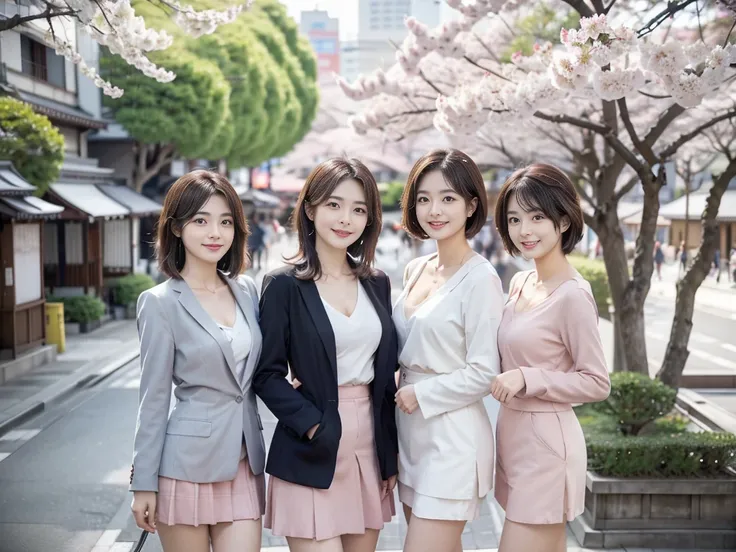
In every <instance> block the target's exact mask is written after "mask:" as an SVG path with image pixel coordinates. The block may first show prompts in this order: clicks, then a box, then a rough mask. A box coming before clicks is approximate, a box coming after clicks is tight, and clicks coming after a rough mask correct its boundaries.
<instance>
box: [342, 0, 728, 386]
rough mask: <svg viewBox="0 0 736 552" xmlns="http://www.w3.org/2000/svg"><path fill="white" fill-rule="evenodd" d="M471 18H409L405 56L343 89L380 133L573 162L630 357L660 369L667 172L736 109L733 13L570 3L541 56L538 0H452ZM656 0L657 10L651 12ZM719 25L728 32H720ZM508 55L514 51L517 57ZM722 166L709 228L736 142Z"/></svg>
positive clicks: (677, 350) (673, 362) (506, 157)
mask: <svg viewBox="0 0 736 552" xmlns="http://www.w3.org/2000/svg"><path fill="white" fill-rule="evenodd" d="M447 3H448V4H449V5H450V6H451V7H452V8H454V9H455V10H456V11H457V12H458V17H457V18H456V19H455V20H452V21H450V22H448V23H445V24H443V25H441V26H439V27H438V28H435V29H431V28H428V27H427V26H426V25H424V24H422V23H421V22H419V21H417V20H416V19H414V18H411V17H410V18H408V19H407V20H406V27H407V30H408V36H407V37H406V39H405V40H404V42H403V43H402V44H400V45H396V46H397V52H396V61H397V63H396V65H395V66H393V67H392V68H391V69H389V70H388V71H386V72H384V71H382V70H376V71H374V72H373V73H372V74H370V75H367V76H361V77H359V78H358V79H357V81H355V82H353V83H348V82H347V81H345V80H344V79H342V78H338V84H339V85H340V86H341V88H342V90H343V92H344V93H345V94H346V95H347V96H349V97H350V98H352V99H355V100H370V101H369V102H368V105H367V107H366V108H365V109H364V110H363V111H362V112H361V113H360V114H359V115H357V116H355V117H353V118H352V119H351V121H350V125H351V126H352V128H353V129H354V130H355V131H356V132H357V133H359V134H363V133H367V132H376V131H378V132H381V133H383V134H385V135H386V136H390V137H392V138H394V139H398V140H401V139H403V138H404V137H406V136H408V135H411V134H415V133H418V132H423V131H425V130H427V129H430V128H432V127H434V128H436V129H439V130H441V131H442V132H444V133H445V134H446V135H448V136H450V137H451V138H452V139H453V141H455V142H456V143H460V144H472V145H474V146H475V148H476V149H477V148H479V147H481V148H486V149H487V150H492V151H494V152H495V153H497V154H498V158H499V163H503V162H506V163H507V164H509V165H517V164H518V163H522V162H529V161H534V160H538V161H541V160H546V161H553V162H557V163H559V164H561V165H563V166H564V167H565V168H566V169H567V170H568V171H569V173H570V174H571V176H572V177H573V179H574V181H575V183H576V185H577V186H578V190H579V192H580V195H581V197H582V199H583V201H584V202H585V203H586V204H587V206H588V209H586V211H587V212H586V215H585V217H586V223H587V224H588V225H589V226H590V227H591V228H592V229H593V230H594V231H595V232H596V234H597V235H598V237H599V239H600V242H601V245H602V246H603V251H604V262H605V265H606V269H607V272H608V278H609V286H610V288H611V296H612V301H613V306H614V307H615V310H616V321H617V324H616V336H617V339H620V340H623V342H624V343H625V344H626V346H625V347H624V348H623V351H624V355H623V358H622V359H621V360H622V363H621V365H619V366H617V367H616V368H617V369H625V370H630V371H636V372H641V373H649V369H648V361H647V352H646V341H645V323H644V301H645V299H646V296H647V293H648V292H649V288H650V280H651V277H652V273H653V258H652V257H653V247H654V241H655V233H656V225H657V215H658V212H659V206H660V205H659V201H660V200H659V192H660V189H661V188H662V187H663V186H664V185H666V174H665V171H664V170H659V167H663V166H664V165H665V163H666V162H668V161H670V160H672V159H674V158H675V157H676V155H677V153H678V152H679V151H681V150H682V149H683V148H686V147H688V146H689V145H690V144H691V143H692V142H693V141H694V140H697V139H700V137H702V136H703V134H704V133H705V132H707V131H709V130H711V129H716V128H719V125H720V124H721V123H725V122H728V121H730V120H732V119H734V118H736V86H734V76H736V75H735V74H734V71H733V70H732V67H733V64H734V63H736V55H735V54H736V49H735V48H734V47H733V46H732V45H731V33H732V31H733V27H734V25H732V24H731V23H734V21H733V13H728V16H729V18H730V19H729V24H728V25H726V26H725V27H724V26H723V25H722V19H723V15H724V12H725V10H726V8H728V9H732V8H733V5H734V4H736V3H734V2H725V3H723V4H721V5H716V4H714V3H713V2H712V1H711V2H708V0H700V2H698V1H697V0H682V1H681V2H648V3H641V2H639V3H637V2H627V1H625V0H618V2H617V0H608V2H604V0H587V1H586V0H566V1H564V2H558V3H557V5H558V6H559V7H560V8H561V9H563V10H565V11H570V10H572V11H573V12H574V13H576V15H577V16H579V25H578V26H576V27H573V28H562V29H561V30H560V33H559V40H556V41H554V42H549V41H541V40H540V41H536V42H535V44H534V47H533V49H532V50H531V51H530V52H512V53H509V52H508V51H507V48H508V44H509V43H510V42H511V41H512V40H513V39H514V38H515V36H516V35H517V32H516V29H515V27H514V21H515V20H518V18H520V17H523V16H525V15H528V13H530V11H531V10H532V9H533V5H534V3H533V2H523V1H522V0H517V1H506V0H464V1H463V0H447ZM642 6H644V8H645V9H644V10H642ZM720 29H724V30H723V31H721V30H720ZM505 58H508V59H505ZM721 153H722V154H723V155H726V156H727V163H726V166H725V168H724V170H723V171H722V172H721V173H720V174H718V175H715V176H714V179H713V182H714V183H713V187H712V188H711V191H710V196H709V199H708V203H707V205H708V207H707V208H706V210H705V213H704V215H703V225H704V229H706V230H707V229H710V228H711V227H712V226H714V224H715V223H714V220H715V215H716V214H717V211H718V206H719V204H720V198H721V196H722V195H723V192H724V190H725V189H726V187H727V185H728V183H729V182H730V181H731V179H732V178H734V177H735V176H736V159H734V156H733V155H731V154H732V153H733V150H729V149H728V148H725V149H724V150H723V151H722V152H721ZM637 187H640V190H641V192H642V194H643V211H642V222H641V229H640V234H639V236H638V238H637V241H636V252H635V258H634V262H633V267H631V268H630V267H629V264H628V262H627V257H626V250H625V244H624V237H623V233H622V230H621V223H620V220H619V217H618V214H617V205H618V203H619V201H620V200H621V199H622V198H624V197H625V196H627V194H629V193H630V192H631V191H632V190H634V189H635V188H637ZM716 243H717V236H716V235H715V232H711V231H704V233H703V242H702V244H701V250H700V252H699V255H700V256H701V257H702V260H700V262H698V261H699V259H697V258H696V262H694V263H693V267H696V266H697V267H698V268H691V270H690V272H689V273H688V274H687V275H686V276H685V278H683V280H682V281H681V282H680V283H679V284H678V298H677V311H676V314H675V318H676V320H682V323H681V324H675V325H674V326H673V331H672V333H671V336H670V346H669V347H668V349H667V354H666V356H665V359H664V363H663V367H662V370H661V371H660V376H661V377H662V378H663V380H664V381H666V383H668V384H670V385H673V386H677V384H678V380H679V376H680V374H681V373H682V370H683V368H684V366H685V362H686V360H687V342H688V339H689V334H690V328H691V327H692V313H693V305H694V294H695V291H696V290H697V288H698V286H699V285H700V284H701V283H702V281H703V278H704V277H705V274H707V271H706V272H705V273H703V271H702V270H701V268H702V267H701V265H702V264H703V263H704V262H705V260H704V259H706V258H708V259H709V258H712V252H713V250H714V249H715V247H716Z"/></svg>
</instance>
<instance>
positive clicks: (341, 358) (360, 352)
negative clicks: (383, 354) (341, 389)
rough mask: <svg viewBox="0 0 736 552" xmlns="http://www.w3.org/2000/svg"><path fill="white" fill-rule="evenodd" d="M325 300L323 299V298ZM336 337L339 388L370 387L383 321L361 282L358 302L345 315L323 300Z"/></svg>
mask: <svg viewBox="0 0 736 552" xmlns="http://www.w3.org/2000/svg"><path fill="white" fill-rule="evenodd" d="M320 298H321V297H320ZM322 304H323V305H324V306H325V312H326V313H327V316H328V318H329V319H330V324H331V325H332V331H333V332H334V334H335V348H336V349H337V385H367V384H369V383H370V382H372V381H373V375H374V368H373V362H374V358H375V356H376V350H377V349H378V344H379V343H380V342H381V332H382V328H381V320H380V318H378V314H377V313H376V309H375V308H374V307H373V303H371V300H370V298H369V297H368V295H367V294H366V292H365V290H364V289H363V285H362V284H361V283H360V282H358V301H357V303H356V304H355V310H353V314H352V315H350V316H345V315H344V314H343V313H341V312H340V311H339V310H337V309H335V308H334V307H332V306H331V305H330V304H329V303H328V302H327V301H325V300H324V299H322Z"/></svg>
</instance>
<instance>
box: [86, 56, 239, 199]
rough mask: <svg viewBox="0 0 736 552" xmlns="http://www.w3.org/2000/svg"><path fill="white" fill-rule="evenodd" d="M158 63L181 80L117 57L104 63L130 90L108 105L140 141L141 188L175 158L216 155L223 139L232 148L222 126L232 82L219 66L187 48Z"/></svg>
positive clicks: (115, 79) (108, 74)
mask: <svg viewBox="0 0 736 552" xmlns="http://www.w3.org/2000/svg"><path fill="white" fill-rule="evenodd" d="M156 61H157V62H159V63H161V64H162V65H164V66H166V67H170V68H171V69H172V70H174V71H176V74H177V77H176V80H174V81H173V82H171V83H159V82H156V81H154V80H153V79H149V78H147V77H145V76H143V75H142V74H139V73H136V72H132V71H130V70H129V68H128V66H127V64H125V63H124V62H121V61H120V60H119V58H118V57H117V56H103V58H102V59H101V61H100V66H101V70H102V72H103V73H104V74H105V76H106V77H107V78H109V79H110V80H111V81H112V82H115V83H119V84H121V85H123V86H124V87H125V90H126V93H125V95H124V96H123V97H121V98H119V99H117V100H111V99H108V100H106V105H107V106H109V107H110V108H112V110H113V113H114V115H115V119H116V120H117V122H119V123H120V124H121V125H123V127H125V129H126V130H127V131H128V132H129V133H130V135H131V136H132V137H133V138H134V139H135V140H136V142H137V151H136V157H137V159H136V168H135V177H134V187H135V189H136V190H137V191H139V192H140V191H141V190H142V188H143V185H144V184H145V183H146V182H147V181H148V179H150V178H151V177H152V176H154V175H156V174H158V172H159V171H160V170H161V168H162V167H163V166H165V165H166V164H168V163H169V162H171V160H172V159H173V158H174V157H175V156H177V155H178V156H183V157H187V158H194V157H200V156H203V154H205V153H209V154H213V153H216V152H213V151H212V149H213V147H212V146H213V144H214V143H215V142H216V141H217V140H221V141H222V142H225V146H227V143H226V142H227V139H223V134H222V133H221V128H222V126H223V125H225V124H227V122H228V119H229V116H228V114H229V104H228V102H229V97H230V85H229V84H228V82H227V81H226V80H225V78H224V77H223V75H222V72H221V71H220V69H219V68H218V67H217V65H215V64H214V63H211V62H209V61H207V60H204V59H201V58H199V57H197V56H195V55H194V54H192V53H190V52H188V51H186V50H180V51H178V52H176V54H174V53H173V52H172V53H170V52H169V51H167V52H163V53H161V54H158V55H157V56H156ZM221 153H223V154H224V153H227V152H226V151H223V152H221ZM213 157H215V158H219V157H221V155H213Z"/></svg>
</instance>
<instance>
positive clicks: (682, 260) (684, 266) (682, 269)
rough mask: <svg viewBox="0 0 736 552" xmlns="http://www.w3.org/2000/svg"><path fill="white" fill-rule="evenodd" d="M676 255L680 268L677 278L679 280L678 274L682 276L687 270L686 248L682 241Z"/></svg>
mask: <svg viewBox="0 0 736 552" xmlns="http://www.w3.org/2000/svg"><path fill="white" fill-rule="evenodd" d="M677 254H678V256H679V258H680V267H679V270H678V278H679V275H680V273H682V275H684V274H685V272H686V269H687V247H685V242H684V241H681V242H680V249H678V251H677Z"/></svg>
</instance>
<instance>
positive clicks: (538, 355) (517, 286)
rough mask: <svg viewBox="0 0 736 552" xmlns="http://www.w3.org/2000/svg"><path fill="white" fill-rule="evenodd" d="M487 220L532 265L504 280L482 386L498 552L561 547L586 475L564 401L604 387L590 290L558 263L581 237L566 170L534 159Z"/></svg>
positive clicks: (578, 434) (581, 504)
mask: <svg viewBox="0 0 736 552" xmlns="http://www.w3.org/2000/svg"><path fill="white" fill-rule="evenodd" d="M495 220H496V221H498V228H499V232H500V234H501V238H502V239H503V242H504V245H505V248H506V250H507V251H508V252H509V253H510V254H511V255H519V254H521V255H523V256H524V257H525V258H526V259H528V260H532V261H534V270H529V271H525V272H518V273H517V274H516V275H514V277H513V279H512V281H511V284H510V291H509V299H508V301H507V302H506V306H505V307H504V311H503V319H502V321H501V325H500V327H499V330H498V345H499V349H500V355H501V372H502V373H501V375H500V376H498V377H497V378H496V379H495V381H494V382H493V386H492V388H491V393H492V394H493V397H494V398H496V399H497V400H498V401H500V402H501V409H500V412H499V414H498V422H497V427H496V444H497V446H498V454H497V457H496V466H497V471H496V489H495V495H496V499H497V500H498V502H499V504H500V505H501V507H502V508H503V509H504V511H505V513H506V517H505V522H504V526H503V533H502V534H501V542H500V543H499V552H517V551H527V550H529V551H532V550H534V551H542V550H544V551H552V550H555V551H557V550H564V549H565V540H566V533H565V529H566V526H567V523H566V522H568V521H573V520H574V519H575V518H576V517H577V516H579V515H580V514H582V513H583V510H584V509H585V485H586V473H587V461H586V447H585V439H584V437H583V432H582V429H581V427H580V423H579V422H578V419H577V417H576V415H575V412H574V411H573V409H572V405H573V404H577V403H587V402H595V401H602V400H604V399H605V398H606V397H608V394H609V391H610V386H611V384H610V380H609V377H608V369H607V367H606V360H605V357H604V354H603V345H602V343H601V336H600V333H599V331H598V311H597V308H596V303H595V299H594V297H593V293H592V290H591V286H590V284H589V283H588V282H587V281H586V280H584V279H583V278H582V276H580V274H579V273H578V272H577V270H575V268H573V266H572V265H571V264H570V262H569V261H568V259H567V255H569V254H570V253H572V252H573V251H574V249H575V246H576V245H577V244H578V242H579V241H580V239H581V238H582V237H583V228H584V222H583V211H582V209H581V207H580V201H579V199H578V197H577V194H576V192H575V187H574V186H573V184H572V182H571V181H570V179H569V178H568V176H567V175H566V174H565V173H563V172H562V171H561V170H560V169H558V168H557V167H555V166H552V165H548V164H544V163H535V164H533V165H530V166H528V167H524V168H522V169H519V170H517V171H516V172H515V173H513V174H512V175H511V176H510V177H509V178H508V180H506V182H505V183H504V185H503V187H502V188H501V191H500V192H499V196H498V201H497V203H496V216H495ZM530 344H533V346H530Z"/></svg>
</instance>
